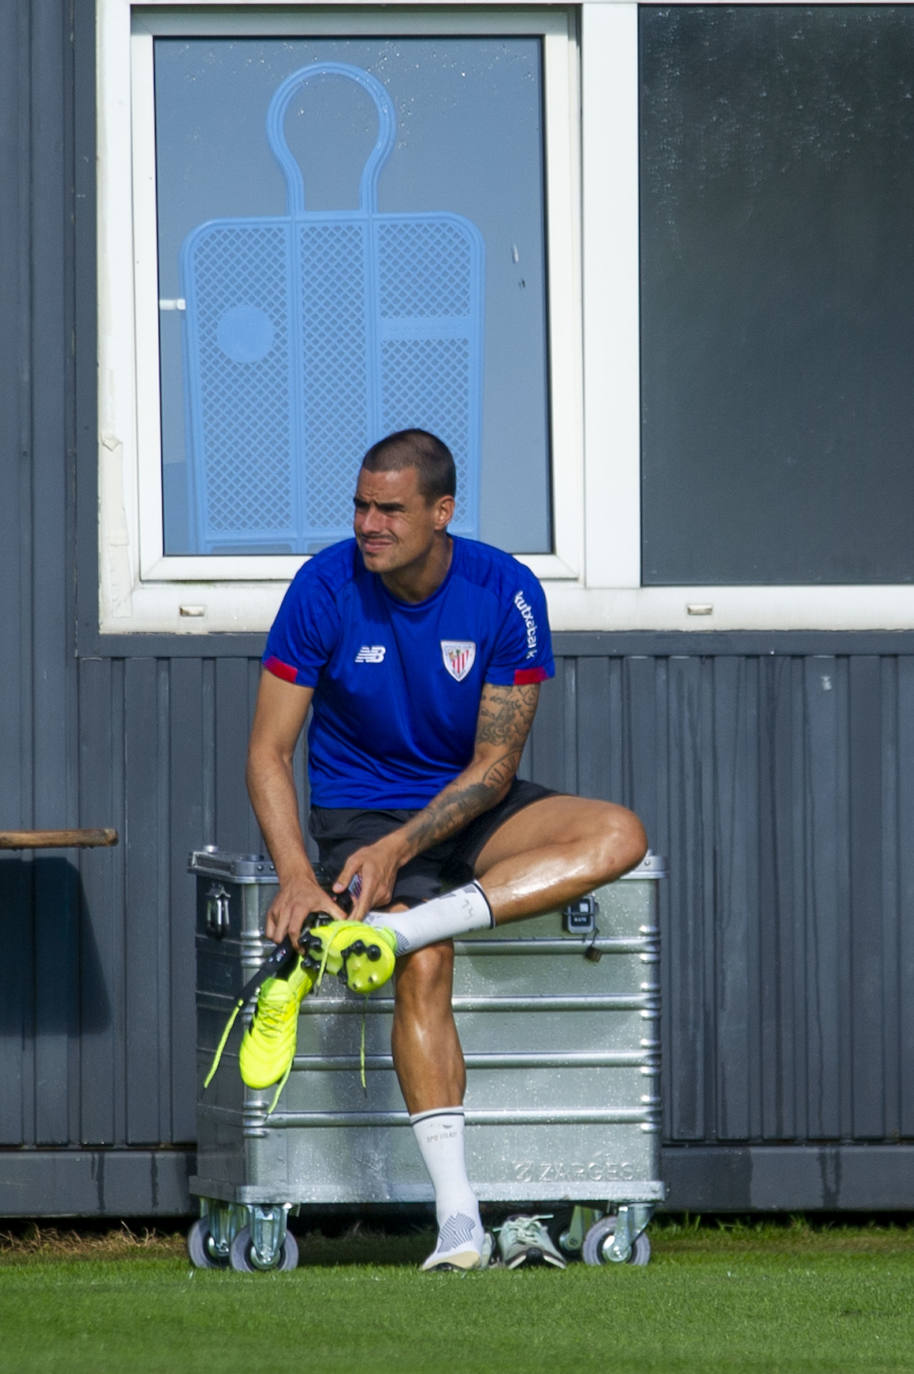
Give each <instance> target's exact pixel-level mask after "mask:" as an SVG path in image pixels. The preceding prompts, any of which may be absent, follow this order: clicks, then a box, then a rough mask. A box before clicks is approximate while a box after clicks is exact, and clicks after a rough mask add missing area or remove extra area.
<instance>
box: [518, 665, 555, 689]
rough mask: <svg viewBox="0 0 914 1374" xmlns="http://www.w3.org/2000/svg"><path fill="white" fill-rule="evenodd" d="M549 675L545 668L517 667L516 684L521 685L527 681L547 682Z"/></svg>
mask: <svg viewBox="0 0 914 1374" xmlns="http://www.w3.org/2000/svg"><path fill="white" fill-rule="evenodd" d="M548 676H549V674H548V673H547V672H546V669H545V668H516V669H515V671H514V686H515V687H521V686H523V684H524V683H525V682H545V680H546V678H547V677H548Z"/></svg>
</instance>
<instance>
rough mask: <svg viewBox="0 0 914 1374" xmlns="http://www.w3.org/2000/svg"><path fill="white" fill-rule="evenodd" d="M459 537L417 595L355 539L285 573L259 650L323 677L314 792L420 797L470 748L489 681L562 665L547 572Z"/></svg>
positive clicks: (313, 741)
mask: <svg viewBox="0 0 914 1374" xmlns="http://www.w3.org/2000/svg"><path fill="white" fill-rule="evenodd" d="M452 538H453V556H452V558H451V566H450V568H449V569H448V573H447V576H446V577H445V579H444V581H443V582H442V583H441V586H440V587H438V589H437V590H436V591H435V592H434V593H433V595H432V596H430V597H429V598H428V600H426V601H422V602H419V603H418V604H415V605H413V604H411V603H409V602H405V601H399V600H398V599H397V598H396V597H394V596H392V595H391V594H390V592H389V591H388V590H387V588H386V587H385V586H384V583H383V582H382V580H381V577H380V576H379V575H378V574H377V573H373V572H369V571H368V570H367V569H366V568H365V565H364V563H363V561H362V556H361V554H360V553H359V551H358V545H357V544H356V541H355V540H354V539H346V540H343V541H342V542H341V543H338V544H333V545H331V546H330V547H329V548H327V549H323V550H322V551H321V552H320V553H318V554H315V555H314V557H313V558H312V559H310V560H309V562H307V563H305V564H304V565H303V567H301V568H300V569H299V571H298V573H297V575H296V577H295V578H294V580H293V582H292V583H291V585H290V586H289V588H288V590H287V592H286V595H285V597H284V598H283V602H282V605H281V606H280V608H279V611H278V613H277V616H276V619H275V621H274V622H273V627H272V629H271V630H270V633H269V636H268V639H267V647H266V652H265V653H264V656H263V663H264V666H265V667H266V668H267V669H268V670H269V671H270V672H271V673H274V674H275V675H276V676H277V677H280V678H283V679H284V680H285V681H287V682H296V683H298V684H300V685H301V686H304V687H313V688H314V697H313V703H312V705H313V712H312V718H311V725H310V728H309V731H308V768H309V776H310V780H311V800H312V803H313V804H314V805H315V806H344V807H365V808H369V809H384V808H387V807H390V808H400V807H422V806H424V805H425V804H426V802H428V801H429V800H430V798H432V797H433V796H435V794H436V793H438V792H440V791H441V789H442V788H443V787H446V786H447V784H448V783H449V782H450V781H451V780H452V779H453V778H454V777H456V775H457V774H458V773H459V772H460V771H461V770H462V769H463V768H465V767H466V765H467V764H468V763H469V761H470V758H471V757H472V754H473V743H474V739H475V735H476V720H477V715H478V711H479V700H480V696H481V693H482V687H483V684H484V683H493V684H497V685H502V686H508V685H511V684H516V683H525V682H542V681H543V680H544V679H545V678H548V677H552V675H553V674H554V672H555V666H554V663H553V660H552V646H551V640H550V634H549V622H548V618H547V614H546V598H545V596H544V595H543V591H542V588H541V587H540V584H539V582H538V581H537V580H536V578H535V577H534V576H533V574H532V573H531V572H530V571H529V569H527V568H525V567H524V566H523V564H522V563H519V562H518V561H517V559H516V558H512V557H511V555H510V554H507V553H503V552H501V550H499V549H495V548H492V547H490V546H489V545H488V544H480V543H477V542H475V541H474V540H471V539H459V538H456V537H453V536H452Z"/></svg>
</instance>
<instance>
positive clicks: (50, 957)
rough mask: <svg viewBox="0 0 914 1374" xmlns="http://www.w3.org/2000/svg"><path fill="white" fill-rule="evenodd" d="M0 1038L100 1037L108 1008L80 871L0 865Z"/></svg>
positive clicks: (37, 860) (67, 866)
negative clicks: (0, 950)
mask: <svg viewBox="0 0 914 1374" xmlns="http://www.w3.org/2000/svg"><path fill="white" fill-rule="evenodd" d="M0 919H2V922H3V944H4V951H3V959H2V960H0V1035H15V1036H28V1035H30V1034H34V1035H41V1034H42V1033H44V1032H52V1033H60V1032H70V1033H72V1034H73V1035H78V1034H79V1033H80V1032H81V1031H98V1030H103V1029H105V1028H106V1027H107V1026H109V1025H110V1024H111V1001H110V997H109V994H108V988H107V986H106V980H105V976H104V972H103V969H102V963H101V959H100V957H99V951H98V945H97V943H96V940H95V934H94V931H93V928H92V921H91V917H90V915H89V910H88V905H87V902H86V897H85V892H84V890H83V884H82V879H81V877H80V873H79V869H78V868H77V867H76V866H75V865H74V864H73V863H72V862H71V861H70V860H69V859H64V858H56V857H55V858H52V857H46V856H43V855H42V856H41V857H38V856H35V857H31V858H18V857H17V858H4V859H0Z"/></svg>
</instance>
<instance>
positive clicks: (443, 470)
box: [362, 429, 457, 503]
mask: <svg viewBox="0 0 914 1374" xmlns="http://www.w3.org/2000/svg"><path fill="white" fill-rule="evenodd" d="M362 467H363V468H364V469H365V470H366V471H368V472H400V471H401V470H402V469H403V468H415V469H416V471H417V472H418V474H419V491H420V492H421V494H422V495H423V496H424V497H425V499H426V501H427V502H428V503H431V502H432V501H437V500H438V499H439V498H440V497H442V496H454V495H455V494H456V491H457V468H456V465H455V463H454V456H453V454H452V453H451V450H450V449H449V448H448V446H447V444H445V443H443V442H442V440H441V439H439V438H438V436H437V435H435V434H430V433H429V432H428V430H427V429H398V430H397V432H396V433H395V434H388V435H387V437H386V438H385V439H379V440H378V442H377V443H376V444H372V446H371V448H370V449H369V450H368V452H367V453H366V454H365V457H364V458H363V459H362Z"/></svg>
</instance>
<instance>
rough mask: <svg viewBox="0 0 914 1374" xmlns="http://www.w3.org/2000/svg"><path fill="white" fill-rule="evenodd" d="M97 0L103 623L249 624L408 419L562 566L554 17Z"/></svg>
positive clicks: (565, 358)
mask: <svg viewBox="0 0 914 1374" xmlns="http://www.w3.org/2000/svg"><path fill="white" fill-rule="evenodd" d="M100 9H101V12H102V13H101V20H100V29H99V32H100V62H99V110H100V123H101V128H102V153H103V156H102V171H101V181H100V215H99V222H100V237H101V243H100V264H101V276H102V278H103V283H104V287H106V288H107V289H103V293H102V300H101V306H100V317H101V321H102V329H101V348H102V354H103V367H102V373H101V377H102V381H101V410H102V414H103V415H104V416H105V417H106V420H108V421H109V422H108V423H105V424H104V425H103V437H102V446H101V474H102V484H101V492H102V502H101V504H102V517H101V533H100V544H101V559H102V578H101V624H102V629H103V630H106V629H107V630H111V631H116V630H122V629H139V630H142V629H149V630H170V631H175V632H180V631H182V630H184V631H200V630H210V629H236V628H237V629H262V628H265V627H266V625H267V624H268V623H269V620H270V618H271V616H272V614H273V611H274V610H275V606H276V603H277V599H278V596H279V595H280V594H281V590H282V587H283V585H284V584H285V582H286V581H288V579H289V578H290V577H291V575H292V573H293V572H294V570H295V568H296V567H297V566H298V565H299V563H300V562H301V558H302V557H303V556H306V555H307V554H309V553H311V552H314V551H315V550H316V549H318V548H320V547H322V546H323V545H325V544H326V543H329V542H331V541H332V540H333V539H337V538H341V537H345V536H346V534H348V532H349V529H350V527H351V498H352V489H353V485H354V479H355V472H356V469H357V465H358V459H359V457H360V456H361V454H362V453H363V452H364V450H365V448H366V447H367V446H368V445H369V444H370V443H372V442H373V441H374V440H375V439H377V438H379V437H381V435H383V434H384V433H387V432H389V431H390V430H392V429H396V428H400V427H404V426H407V425H416V424H417V425H420V426H423V427H426V428H430V429H434V430H435V431H436V432H438V433H439V434H441V436H442V437H443V438H444V439H445V440H446V441H447V442H448V443H449V444H450V446H451V448H452V450H453V451H454V454H455V458H456V459H457V464H458V479H459V482H458V507H457V513H456V516H455V522H454V529H455V532H457V533H465V534H468V535H470V536H471V537H476V538H482V539H485V540H488V541H490V542H492V543H496V544H499V545H501V546H502V547H505V548H508V549H510V550H511V551H512V552H515V553H517V554H519V555H521V556H523V557H525V559H527V561H529V562H531V564H533V565H534V566H536V567H537V570H538V571H540V572H541V573H543V574H545V575H547V576H549V575H552V576H558V577H560V578H561V577H571V576H574V575H576V573H577V570H578V568H579V565H580V531H579V529H576V528H575V521H574V519H573V518H571V519H569V513H570V512H571V511H572V510H573V498H572V499H569V482H568V478H569V475H570V476H571V479H572V480H571V487H572V488H574V486H576V485H577V481H576V477H575V474H576V472H578V471H579V469H580V463H581V455H580V442H579V440H577V439H576V438H575V424H576V416H578V415H579V413H580V380H579V358H580V349H579V346H577V345H576V344H575V342H574V340H575V336H576V333H579V326H578V328H577V330H576V328H575V314H576V306H575V300H576V292H575V291H574V290H573V289H572V287H573V281H574V273H575V262H576V254H575V251H574V238H573V229H574V223H575V197H574V195H573V192H572V174H573V163H572V159H571V150H572V139H571V137H570V120H571V110H572V104H573V102H572V89H573V73H574V68H573V64H572V62H571V61H570V60H569V57H570V54H571V53H572V52H573V50H574V45H573V32H572V23H571V20H570V18H569V16H568V14H567V13H566V12H565V11H546V10H543V11H539V12H533V13H531V12H529V11H521V10H517V11H510V12H504V13H501V12H500V13H498V14H490V15H485V14H484V13H481V12H476V11H473V12H467V11H466V10H463V11H457V10H452V11H448V10H444V9H441V10H435V11H419V10H416V11H410V10H400V11H393V12H391V11H384V12H381V11H371V10H355V9H351V8H349V7H348V6H345V7H344V6H341V7H338V8H336V9H335V10H326V9H325V10H320V11H318V10H315V11H309V10H307V9H303V8H301V7H294V8H293V7H291V6H290V7H288V8H283V7H278V8H277V7H269V8H267V7H264V8H262V9H261V8H258V7H254V6H225V7H221V6H220V7H219V8H218V9H215V8H214V7H207V6H199V7H187V8H182V9H180V10H176V9H175V8H173V7H166V6H163V7H161V8H160V7H157V6H154V5H147V6H142V7H130V6H129V5H128V4H127V3H126V0H102V4H101V6H100ZM128 26H129V27H128ZM128 36H129V51H130V63H129V65H128V66H127V67H126V68H125V67H123V66H118V64H117V63H116V61H115V55H116V53H117V52H118V50H119V49H120V48H121V46H122V45H123V43H124V41H125V39H126V38H127V37H128ZM125 73H126V75H125ZM128 108H129V110H130V114H131V127H132V136H131V137H129V138H128V137H127V135H126V130H125V123H124V119H123V115H124V111H125V110H126V109H128ZM131 183H132V185H133V197H132V202H131V201H129V200H128V197H127V195H126V193H125V188H126V187H128V186H130V185H131ZM553 207H554V208H553ZM131 240H132V242H133V245H134V253H133V261H132V262H131V261H129V260H128V259H127V257H126V254H125V253H124V245H125V244H126V243H129V242H131ZM128 283H129V288H130V289H129V290H128V291H125V289H124V288H126V287H127V286H128ZM125 300H128V301H129V300H132V301H133V302H135V315H134V318H130V312H129V311H124V310H123V309H122V304H123V302H124V301H125ZM115 302H116V303H117V305H116V307H115ZM556 357H557V358H558V361H557V362H556V361H555V358H556ZM550 359H552V361H550ZM131 361H133V366H131ZM134 377H135V378H136V382H134V380H133V379H134ZM133 436H135V437H133ZM556 452H560V453H561V459H562V468H563V476H562V480H561V482H559V481H557V480H555V481H554V460H553V454H554V453H556Z"/></svg>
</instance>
